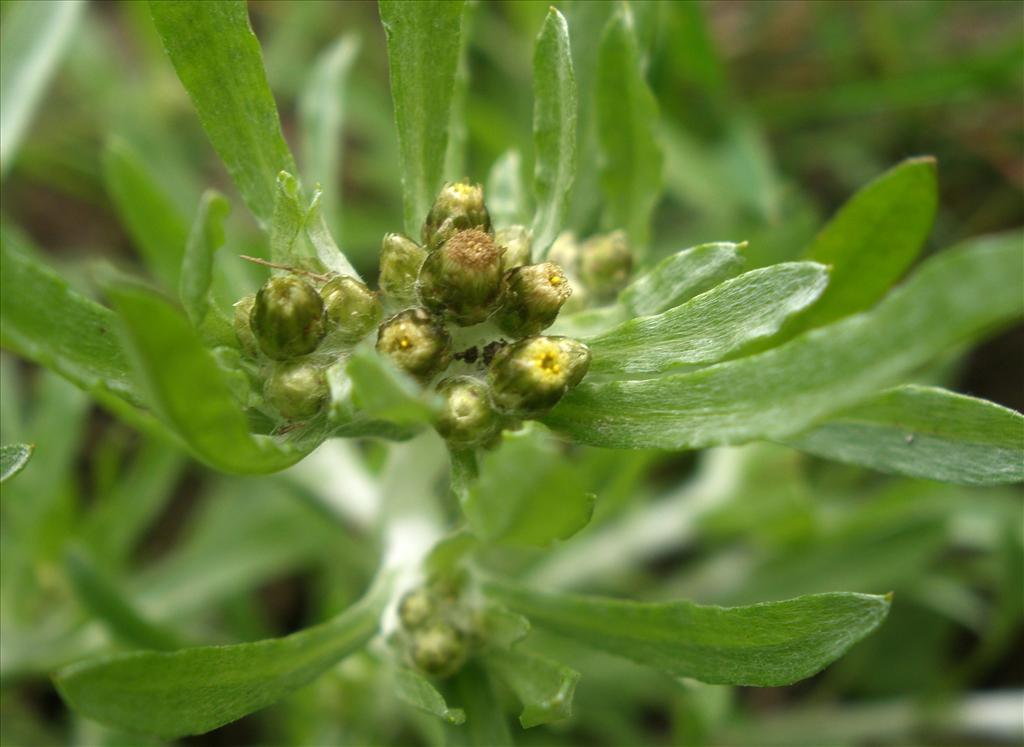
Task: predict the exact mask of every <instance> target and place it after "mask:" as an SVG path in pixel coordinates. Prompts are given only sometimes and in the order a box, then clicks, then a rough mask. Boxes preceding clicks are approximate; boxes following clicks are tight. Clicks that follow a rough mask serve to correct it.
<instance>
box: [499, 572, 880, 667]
mask: <svg viewBox="0 0 1024 747" xmlns="http://www.w3.org/2000/svg"><path fill="white" fill-rule="evenodd" d="M484 588H485V591H487V592H489V593H491V594H493V595H495V596H496V597H497V598H498V599H500V600H501V601H503V602H505V603H506V604H508V605H509V606H510V607H511V608H512V609H514V610H516V611H517V612H520V613H522V614H524V615H526V616H527V617H528V618H530V621H531V622H532V623H533V624H535V625H538V626H541V627H545V628H548V629H550V630H552V631H554V632H556V633H560V634H562V635H565V636H568V637H571V638H572V639H573V640H575V641H579V642H582V643H585V644H587V645H589V646H593V647H594V648H597V649H600V650H603V651H607V652H608V653H612V654H616V655H618V656H623V657H625V658H627V659H631V660H633V661H635V662H637V663H638V664H643V665H646V666H650V667H654V668H656V669H659V670H661V671H663V672H667V673H668V674H671V675H672V676H674V677H693V678H694V679H698V680H701V681H702V682H708V683H711V684H723V685H753V686H758V687H772V686H778V685H789V684H791V683H793V682H797V681H799V680H802V679H804V678H806V677H810V676H811V675H812V674H816V673H817V672H820V671H821V670H822V669H824V668H825V667H826V666H828V665H829V664H831V663H832V662H833V661H835V660H836V659H838V658H839V657H840V656H842V655H843V654H844V653H846V651H847V650H848V649H849V648H850V647H851V646H852V645H853V644H855V643H856V642H857V641H859V640H860V639H862V638H863V637H864V636H866V635H868V634H869V633H871V632H872V631H873V630H875V629H876V628H877V627H878V626H879V625H880V624H881V623H882V620H884V619H885V616H886V615H887V614H888V612H889V605H890V600H889V598H888V597H882V596H873V595H870V594H851V593H843V592H834V593H829V594H812V595H809V596H803V597H799V598H797V599H790V600H788V601H784V602H767V603H763V604H754V605H751V606H749V607H715V606H701V605H697V604H693V603H692V602H668V603H643V602H630V601H623V600H618V599H608V598H604V597H596V596H581V595H574V594H544V593H541V592H537V591H533V590H531V589H527V588H524V587H519V586H513V585H511V584H506V583H503V582H497V581H491V582H488V583H487V584H485V587H484Z"/></svg>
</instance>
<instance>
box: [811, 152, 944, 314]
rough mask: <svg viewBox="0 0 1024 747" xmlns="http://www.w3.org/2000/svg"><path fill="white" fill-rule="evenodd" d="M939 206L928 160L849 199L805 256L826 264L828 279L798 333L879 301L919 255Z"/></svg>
mask: <svg viewBox="0 0 1024 747" xmlns="http://www.w3.org/2000/svg"><path fill="white" fill-rule="evenodd" d="M937 204H938V184H937V183H936V178H935V159H934V158H931V157H925V158H911V159H909V160H906V161H903V162H902V163H901V164H899V165H898V166H895V167H894V168H892V169H890V170H889V171H887V172H886V173H884V174H882V175H881V176H880V177H878V178H877V179H875V180H874V181H873V182H871V183H870V184H868V185H867V186H865V187H864V188H863V189H861V190H860V191H859V192H857V194H855V195H854V196H853V197H852V198H850V199H849V200H848V201H847V202H846V204H844V205H843V207H842V208H840V210H839V212H838V213H836V215H835V216H834V217H833V218H832V220H830V221H829V222H828V225H826V226H825V228H823V229H822V231H821V233H819V234H818V235H817V237H816V238H815V239H814V242H813V243H812V244H811V246H810V247H808V249H807V251H806V252H805V253H804V259H809V260H813V261H815V262H821V263H822V264H826V265H830V266H831V268H832V279H831V281H830V282H829V286H828V290H827V291H825V293H824V295H823V296H822V297H821V300H820V301H819V302H818V303H816V304H815V305H814V307H813V308H812V309H811V310H810V311H809V312H808V313H807V314H806V316H804V317H802V318H801V320H800V322H801V324H800V325H799V326H800V328H801V329H808V328H810V327H819V326H822V325H824V324H828V323H830V322H832V321H835V320H836V319H839V318H841V317H844V316H848V315H849V314H853V313H856V312H858V311H863V310H864V309H867V308H870V307H871V306H872V305H874V304H875V302H877V301H878V300H879V299H880V298H882V296H884V295H885V293H886V291H887V290H888V289H889V287H890V286H891V285H892V284H893V283H895V282H896V281H897V280H899V279H900V278H901V277H902V276H903V274H904V273H905V272H906V270H907V268H908V267H910V265H911V264H912V263H913V261H914V260H915V259H916V258H917V255H918V254H919V253H920V251H921V248H922V247H923V246H924V242H925V239H927V238H928V232H929V231H930V230H931V227H932V222H933V221H934V219H935V210H936V206H937Z"/></svg>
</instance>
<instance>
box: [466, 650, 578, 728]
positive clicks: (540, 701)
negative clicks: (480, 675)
mask: <svg viewBox="0 0 1024 747" xmlns="http://www.w3.org/2000/svg"><path fill="white" fill-rule="evenodd" d="M485 661H486V662H487V666H488V667H490V669H491V671H493V672H495V673H496V674H497V675H498V677H500V678H501V679H502V680H504V681H505V684H507V685H508V686H509V687H510V688H512V691H513V692H514V693H515V694H516V697H517V698H519V702H520V703H522V704H523V712H522V713H521V714H519V723H520V724H522V726H523V728H524V729H529V728H531V727H534V726H540V725H541V724H549V723H551V722H552V721H561V720H562V719H567V718H569V717H570V716H572V698H573V694H574V693H575V691H576V683H577V682H578V681H579V678H580V674H579V672H577V671H575V670H573V669H570V668H569V667H566V666H563V665H561V664H558V663H557V662H554V661H551V660H550V659H545V658H543V657H540V656H534V655H533V654H528V653H526V652H525V651H508V650H505V649H496V650H494V651H491V652H489V653H488V654H487V655H486V656H485Z"/></svg>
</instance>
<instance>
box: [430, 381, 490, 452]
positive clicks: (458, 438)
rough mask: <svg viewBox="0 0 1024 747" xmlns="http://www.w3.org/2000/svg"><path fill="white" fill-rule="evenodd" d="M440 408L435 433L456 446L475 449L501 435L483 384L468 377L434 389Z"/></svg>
mask: <svg viewBox="0 0 1024 747" xmlns="http://www.w3.org/2000/svg"><path fill="white" fill-rule="evenodd" d="M437 391H438V392H440V394H441V396H442V397H443V398H444V404H443V405H442V407H441V412H440V414H439V415H438V417H437V432H438V433H440V434H441V435H442V436H443V437H444V438H445V439H447V440H448V442H449V443H451V444H454V445H456V446H478V445H483V444H487V443H489V442H491V441H493V440H494V438H495V436H497V435H498V434H499V433H500V432H501V420H502V419H501V416H500V415H499V414H498V412H497V411H496V410H495V409H494V405H493V404H492V403H491V394H490V391H489V389H488V386H487V384H485V383H484V382H482V381H480V380H479V379H475V378H473V377H472V376H456V377H453V378H450V379H445V380H444V381H442V382H441V383H440V384H438V385H437Z"/></svg>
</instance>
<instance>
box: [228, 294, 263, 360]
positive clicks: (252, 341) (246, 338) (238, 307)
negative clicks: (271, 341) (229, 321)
mask: <svg viewBox="0 0 1024 747" xmlns="http://www.w3.org/2000/svg"><path fill="white" fill-rule="evenodd" d="M254 303H256V296H254V295H252V294H249V295H248V296H245V297H244V298H242V299H240V300H239V301H238V303H236V304H235V316H234V326H235V337H236V338H238V345H239V347H241V349H242V352H243V353H244V354H245V355H247V356H249V357H250V358H258V357H259V355H260V345H259V343H258V342H257V341H256V335H254V334H253V333H252V325H250V324H249V316H250V315H251V314H252V306H253V304H254Z"/></svg>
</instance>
